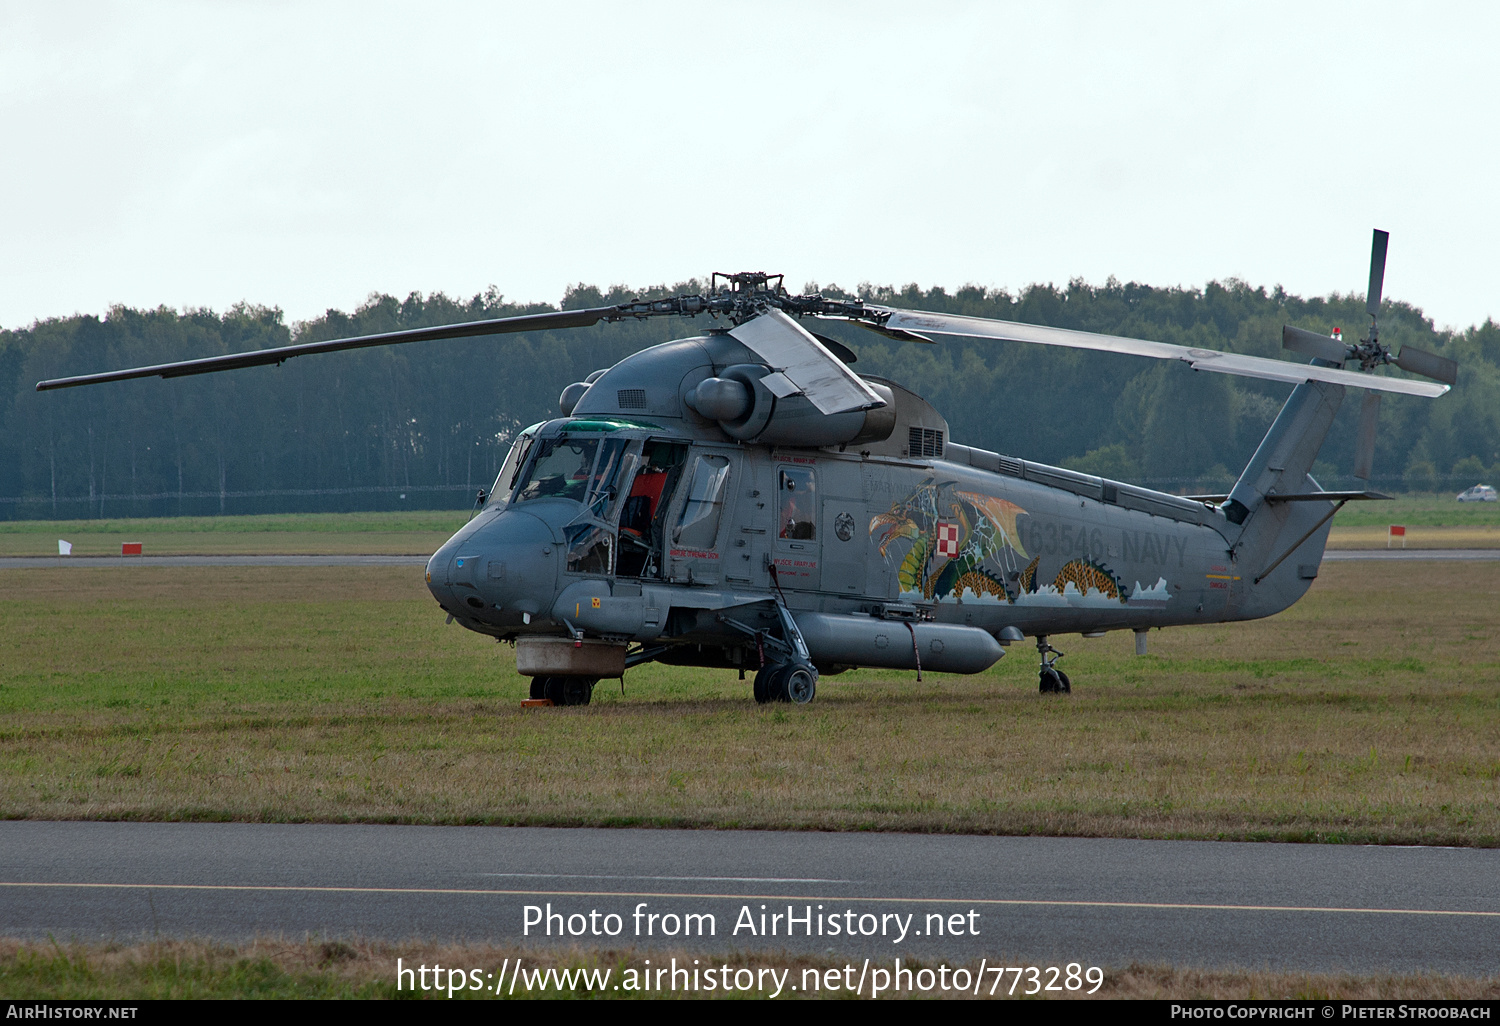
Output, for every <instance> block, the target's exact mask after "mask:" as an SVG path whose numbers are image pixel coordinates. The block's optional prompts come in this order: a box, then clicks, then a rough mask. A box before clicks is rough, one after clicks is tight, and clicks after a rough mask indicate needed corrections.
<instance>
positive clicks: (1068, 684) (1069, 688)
mask: <svg viewBox="0 0 1500 1026" xmlns="http://www.w3.org/2000/svg"><path fill="white" fill-rule="evenodd" d="M1036 650H1037V651H1038V652H1039V653H1041V656H1042V669H1041V672H1040V673H1038V674H1037V678H1038V680H1039V681H1040V684H1039V685H1038V687H1037V690H1038V691H1040V692H1041V693H1042V694H1044V695H1069V694H1072V693H1073V682H1072V681H1070V680H1068V675H1067V674H1066V673H1063V672H1062V671H1061V670H1059V669H1058V668H1057V661H1058V660H1059V659H1061V658H1062V655H1063V654H1062V653H1061V652H1059V651H1058V650H1057V649H1055V648H1053V647H1052V646H1051V645H1049V644H1047V636H1046V635H1044V634H1043V635H1038V636H1037V639H1036Z"/></svg>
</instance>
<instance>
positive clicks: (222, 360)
mask: <svg viewBox="0 0 1500 1026" xmlns="http://www.w3.org/2000/svg"><path fill="white" fill-rule="evenodd" d="M615 309H616V308H615V307H612V306H603V307H595V308H594V309H591V310H557V311H553V312H550V313H539V314H522V315H521V316H519V317H497V318H493V319H491V320H487V321H468V322H466V323H463V324H445V325H441V326H439V327H435V328H411V329H408V330H406V331H387V332H385V333H384V334H380V335H361V336H359V337H357V338H336V339H331V340H329V341H327V342H308V343H306V344H305V345H297V346H282V347H280V348H279V349H259V350H255V351H253V352H249V353H231V354H229V355H227V356H208V357H204V358H203V359H201V360H183V361H181V362H178V363H159V364H156V365H154V366H151V367H133V368H131V369H130V370H118V371H105V372H103V373H100V374H80V375H78V376H77V377H71V378H53V379H52V380H50V381H40V382H38V383H37V386H36V390H37V391H38V392H46V391H48V390H49V389H54V388H73V387H74V386H76V385H97V384H100V383H102V382H105V381H127V380H129V379H131V378H155V377H161V378H180V377H185V376H186V375H189V374H212V373H213V372H215V371H226V370H239V369H240V368H241V367H263V366H266V365H267V364H279V363H281V362H283V361H285V360H290V359H291V358H292V357H294V356H308V355H310V354H312V353H337V352H340V351H341V350H345V349H366V348H369V347H371V346H393V345H400V344H402V343H405V342H432V341H436V340H438V339H445V338H469V337H471V336H474V335H504V334H508V333H510V332H515V331H542V330H545V329H548V328H586V327H588V326H589V325H591V324H597V323H598V322H599V320H600V319H601V318H603V317H604V316H605V315H606V314H610V313H613V312H614V311H615Z"/></svg>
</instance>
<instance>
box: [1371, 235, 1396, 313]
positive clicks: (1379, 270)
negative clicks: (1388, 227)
mask: <svg viewBox="0 0 1500 1026" xmlns="http://www.w3.org/2000/svg"><path fill="white" fill-rule="evenodd" d="M1390 241H1391V233H1390V232H1383V231H1381V230H1380V229H1379V228H1376V229H1375V237H1374V239H1373V240H1372V241H1371V242H1370V290H1369V291H1368V292H1366V293H1365V309H1366V310H1368V311H1370V316H1371V317H1378V316H1380V293H1381V290H1382V289H1383V288H1385V248H1386V245H1387V244H1388V243H1389V242H1390Z"/></svg>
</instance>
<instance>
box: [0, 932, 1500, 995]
mask: <svg viewBox="0 0 1500 1026" xmlns="http://www.w3.org/2000/svg"><path fill="white" fill-rule="evenodd" d="M703 954H704V953H703V952H697V951H692V952H690V951H675V952H674V951H660V950H653V951H650V952H646V953H641V952H636V951H631V950H603V951H587V950H585V951H569V950H566V949H561V950H557V949H545V948H544V949H525V948H518V947H500V946H490V945H483V946H481V945H469V946H455V945H442V946H440V945H426V946H419V945H412V944H404V945H392V944H384V943H378V942H377V943H362V942H358V941H356V942H353V943H347V942H342V941H326V942H325V941H316V940H302V941H286V940H278V939H264V940H258V941H253V942H250V943H245V944H237V945H230V944H213V943H205V942H201V941H153V942H149V943H144V944H134V945H118V944H89V945H83V944H69V945H67V946H62V945H58V944H54V943H36V942H20V941H0V999H3V998H17V997H22V996H24V998H25V999H27V1000H44V999H54V1000H56V999H73V1000H88V999H96V1000H97V999H108V1000H116V1001H133V1000H150V999H163V998H167V999H183V998H396V997H415V998H425V999H427V1000H437V1001H446V1000H448V999H449V998H448V995H447V993H446V992H445V991H442V990H428V991H422V992H419V993H417V994H412V992H411V991H409V990H406V991H403V992H401V993H398V992H397V991H396V986H395V967H396V959H397V958H401V959H402V961H403V964H404V965H408V966H409V965H412V964H416V965H427V966H431V965H434V964H437V965H442V966H444V967H445V973H446V967H470V968H477V969H483V970H485V971H489V972H496V973H497V974H498V970H500V969H501V968H502V966H503V965H505V963H506V960H507V959H511V960H513V959H516V958H520V959H522V960H523V963H522V964H523V965H524V966H525V968H526V969H527V970H528V971H531V970H542V971H543V972H545V971H546V970H548V969H555V970H560V971H565V972H566V971H575V972H576V971H577V970H585V971H592V972H598V971H601V970H608V971H609V972H610V981H611V984H617V983H618V982H619V981H620V980H621V979H622V974H623V973H624V972H625V971H626V970H629V969H634V970H635V971H637V972H639V971H640V970H641V969H642V968H643V959H644V958H650V959H651V960H652V961H653V962H654V964H656V965H658V966H659V965H662V964H663V963H664V962H666V961H667V960H668V959H670V958H672V957H673V956H676V957H677V959H678V963H679V964H684V965H685V964H691V962H692V959H693V958H695V957H700V956H702V955H703ZM710 961H711V962H712V964H714V965H716V966H717V965H721V964H722V965H727V966H728V967H729V968H730V969H732V970H738V969H741V968H749V969H752V970H754V969H758V968H765V967H770V968H774V969H776V970H777V971H778V972H782V971H788V970H789V973H788V975H787V976H786V977H785V979H786V981H787V982H788V983H792V984H796V985H798V990H797V991H796V992H791V991H790V990H783V991H782V993H781V995H780V997H781V998H788V997H800V998H809V997H813V998H816V997H823V998H829V997H835V998H837V997H843V998H848V997H850V996H851V995H850V994H849V993H848V992H847V991H844V992H831V991H828V990H823V991H820V992H815V993H808V992H807V991H806V990H805V989H803V988H802V986H801V984H802V983H803V982H804V979H805V978H804V976H803V973H804V972H808V973H811V972H815V971H818V970H823V971H826V970H828V969H840V970H841V969H843V968H844V966H845V965H846V964H847V960H844V959H837V958H833V957H819V956H788V955H781V956H776V955H763V954H754V955H747V954H744V953H725V954H723V955H721V956H720V957H718V958H713V959H711V960H710ZM1013 964H1016V965H1033V964H1048V963H1046V962H1045V961H1044V962H1041V963H1037V962H1033V961H1030V960H1027V959H1024V958H1016V959H1014V960H1013ZM902 965H903V967H910V968H912V969H914V970H920V969H921V968H923V967H924V966H931V965H933V963H931V962H924V961H923V960H920V959H917V960H907V959H903V960H902ZM877 967H880V966H877ZM883 968H886V969H887V970H889V969H890V968H892V967H891V966H890V965H885V966H883ZM954 968H959V967H957V966H955V967H954ZM964 968H967V969H968V970H969V971H970V973H973V972H976V971H977V970H979V969H980V966H979V965H977V964H969V965H967V966H965V967H964ZM1103 968H1105V974H1104V983H1103V984H1102V986H1100V988H1099V990H1098V993H1097V994H1096V995H1094V996H1095V997H1097V998H1101V999H1108V998H1157V999H1161V998H1174V999H1178V1000H1185V999H1194V998H1196V999H1216V1000H1226V999H1242V1000H1243V999H1252V1000H1253V999H1268V998H1271V999H1274V998H1296V999H1303V1000H1309V999H1311V1000H1318V999H1325V1000H1326V999H1337V998H1344V999H1355V1000H1359V999H1363V1000H1372V999H1374V1000H1379V999H1384V1000H1389V999H1393V998H1402V999H1406V1000H1434V999H1436V1000H1442V999H1448V1000H1454V999H1458V1000H1491V1001H1493V1000H1495V999H1496V998H1500V979H1496V978H1491V979H1474V978H1468V977H1455V976H1439V975H1411V976H1358V975H1349V974H1318V973H1294V972H1267V971H1244V970H1205V969H1182V968H1173V967H1168V966H1151V965H1128V966H1122V967H1103ZM444 978H445V979H446V975H445V977H444ZM575 979H576V977H575ZM596 979H597V977H596ZM983 979H984V983H983V985H982V986H983V989H984V990H986V991H988V989H989V988H990V987H991V986H993V985H994V983H995V977H994V976H992V975H990V974H986V975H985V976H984V978H983ZM1015 980H1016V977H1015V976H1013V975H1010V974H1005V975H1004V976H1003V982H1002V985H1001V986H1000V987H999V992H998V993H997V994H996V995H995V997H996V998H1002V997H1005V996H1007V995H1006V994H1005V990H1006V989H1007V988H1008V987H1010V985H1011V984H1012V983H1013V982H1015ZM554 983H555V977H554ZM1027 986H1028V983H1027V982H1022V983H1021V984H1020V986H1019V987H1017V990H1018V991H1020V990H1025V989H1026V987H1027ZM501 996H502V997H516V998H536V997H548V998H556V997H591V996H599V997H627V998H628V997H651V998H659V997H669V998H670V997H678V998H681V997H724V996H725V995H724V993H723V992H722V991H718V992H716V993H712V994H705V993H701V992H700V993H697V994H684V993H681V992H679V993H675V994H674V993H672V992H670V991H667V992H665V993H658V992H655V991H653V992H651V993H650V994H641V993H631V992H627V991H623V990H622V991H620V992H615V991H606V992H605V993H603V994H593V995H591V994H589V993H587V992H586V991H583V990H581V989H580V990H577V991H574V990H565V989H561V988H559V987H557V986H555V985H554V986H552V987H548V988H545V989H539V990H537V991H532V992H527V991H525V989H524V988H517V990H516V992H515V993H514V994H513V995H501ZM729 996H731V997H741V998H744V997H757V996H762V995H757V994H754V993H750V994H746V993H740V994H735V995H729ZM891 996H892V995H890V994H884V995H882V997H885V998H889V997H891ZM900 996H901V997H910V996H912V995H911V994H909V993H903V994H901V995H900ZM918 996H922V997H943V996H948V997H955V996H968V995H953V994H948V995H944V994H942V993H940V992H936V991H934V992H933V993H931V994H922V995H918ZM1041 996H1042V997H1052V998H1062V999H1067V998H1074V999H1076V1000H1083V1001H1087V1000H1089V996H1088V995H1086V994H1082V993H1075V994H1069V993H1067V992H1064V993H1062V994H1052V995H1048V994H1045V993H1044V994H1042V995H1041ZM864 997H865V998H866V999H868V997H869V993H868V991H866V992H865V994H864ZM464 998H468V999H478V1000H495V995H487V994H479V993H474V992H464V991H455V993H454V995H453V999H454V1000H460V999H464ZM984 999H985V1000H992V998H991V997H990V996H989V995H988V994H987V993H986V994H985V995H984Z"/></svg>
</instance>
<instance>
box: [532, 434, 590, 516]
mask: <svg viewBox="0 0 1500 1026" xmlns="http://www.w3.org/2000/svg"><path fill="white" fill-rule="evenodd" d="M532 451H533V452H534V453H535V455H534V456H532V458H531V464H530V466H528V467H527V468H526V474H525V476H524V477H523V478H522V479H521V483H520V486H519V488H518V489H517V491H516V498H515V501H516V502H530V501H531V500H532V499H544V498H549V497H550V498H558V499H577V500H578V501H580V502H582V501H583V497H584V495H585V494H587V492H588V489H589V475H590V473H591V472H592V471H593V469H594V456H595V455H596V454H597V453H598V451H599V439H597V438H570V437H568V436H567V435H564V436H563V437H561V438H544V439H542V440H541V441H540V442H538V443H537V444H536V445H535V446H533V447H532Z"/></svg>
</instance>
